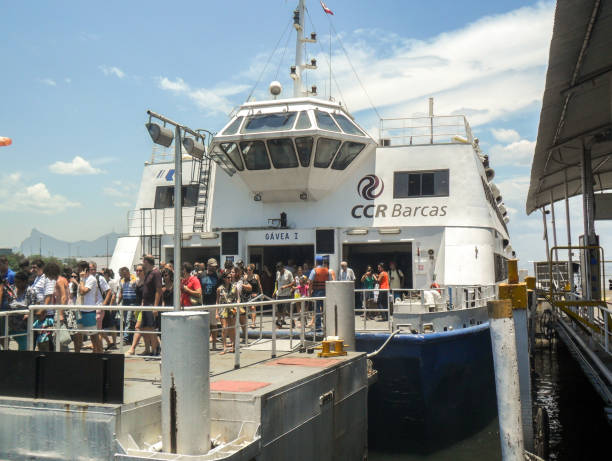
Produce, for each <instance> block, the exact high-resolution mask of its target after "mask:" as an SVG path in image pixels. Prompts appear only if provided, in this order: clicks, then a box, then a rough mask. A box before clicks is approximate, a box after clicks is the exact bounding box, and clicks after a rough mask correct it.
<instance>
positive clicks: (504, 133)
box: [491, 128, 521, 142]
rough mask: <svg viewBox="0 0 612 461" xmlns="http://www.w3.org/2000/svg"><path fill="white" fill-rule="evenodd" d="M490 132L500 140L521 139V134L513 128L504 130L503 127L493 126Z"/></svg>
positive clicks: (513, 140)
mask: <svg viewBox="0 0 612 461" xmlns="http://www.w3.org/2000/svg"><path fill="white" fill-rule="evenodd" d="M491 133H492V134H493V137H494V138H495V139H497V140H498V141H500V142H515V141H518V140H519V139H521V135H519V134H518V132H517V131H516V130H513V129H507V130H506V129H504V128H500V129H498V130H497V129H495V128H493V129H492V130H491Z"/></svg>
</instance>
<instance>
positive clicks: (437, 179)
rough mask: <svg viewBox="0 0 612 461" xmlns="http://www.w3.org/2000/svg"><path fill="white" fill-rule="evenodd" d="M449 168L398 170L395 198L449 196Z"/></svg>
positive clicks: (395, 181) (395, 175)
mask: <svg viewBox="0 0 612 461" xmlns="http://www.w3.org/2000/svg"><path fill="white" fill-rule="evenodd" d="M448 190H449V188H448V170H435V171H397V172H395V174H394V177H393V198H408V197H448Z"/></svg>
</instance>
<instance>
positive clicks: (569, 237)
mask: <svg viewBox="0 0 612 461" xmlns="http://www.w3.org/2000/svg"><path fill="white" fill-rule="evenodd" d="M565 226H566V227H567V246H568V247H571V246H572V229H571V224H570V212H569V192H568V190H567V170H565ZM567 260H568V264H569V267H568V277H569V281H570V291H573V289H574V265H573V263H572V250H571V248H570V249H569V250H567Z"/></svg>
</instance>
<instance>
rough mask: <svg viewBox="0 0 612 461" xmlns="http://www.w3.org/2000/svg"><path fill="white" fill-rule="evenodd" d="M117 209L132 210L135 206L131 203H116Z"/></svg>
mask: <svg viewBox="0 0 612 461" xmlns="http://www.w3.org/2000/svg"><path fill="white" fill-rule="evenodd" d="M114 205H115V206H116V207H117V208H131V207H132V206H133V205H134V204H133V203H130V202H115V203H114Z"/></svg>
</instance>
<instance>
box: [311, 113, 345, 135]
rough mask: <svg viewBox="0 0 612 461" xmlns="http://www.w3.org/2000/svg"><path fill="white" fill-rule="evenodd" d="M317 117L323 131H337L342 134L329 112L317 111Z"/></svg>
mask: <svg viewBox="0 0 612 461" xmlns="http://www.w3.org/2000/svg"><path fill="white" fill-rule="evenodd" d="M315 115H316V117H317V124H318V125H319V128H321V129H322V130H328V131H337V132H340V129H339V128H338V125H336V122H334V119H333V118H331V116H330V115H329V114H328V113H327V112H321V111H320V110H316V111H315Z"/></svg>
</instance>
